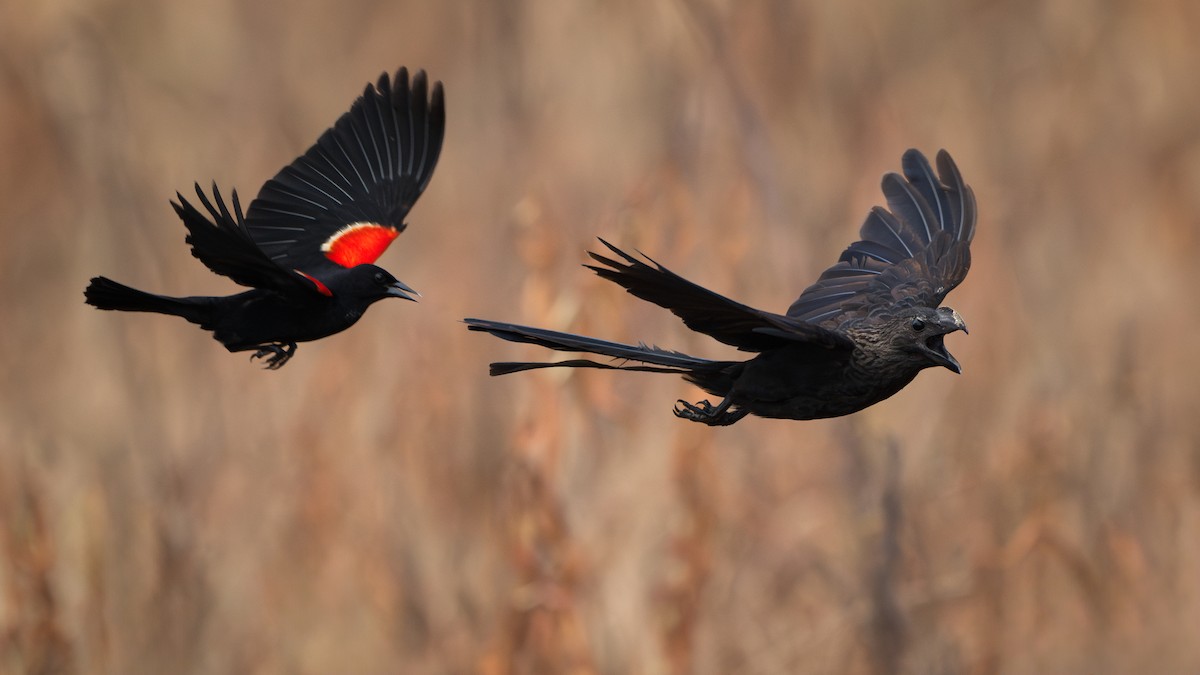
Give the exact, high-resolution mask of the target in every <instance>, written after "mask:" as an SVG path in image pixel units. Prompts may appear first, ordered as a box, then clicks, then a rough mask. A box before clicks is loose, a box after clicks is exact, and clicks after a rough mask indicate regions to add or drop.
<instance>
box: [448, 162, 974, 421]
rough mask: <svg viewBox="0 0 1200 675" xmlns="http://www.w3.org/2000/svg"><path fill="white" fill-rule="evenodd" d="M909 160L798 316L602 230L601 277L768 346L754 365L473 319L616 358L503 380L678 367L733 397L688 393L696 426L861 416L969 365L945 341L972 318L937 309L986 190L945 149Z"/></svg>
mask: <svg viewBox="0 0 1200 675" xmlns="http://www.w3.org/2000/svg"><path fill="white" fill-rule="evenodd" d="M901 165H902V168H903V171H904V175H903V176H901V175H899V174H896V173H889V174H887V175H885V176H884V177H883V194H884V196H885V197H886V198H887V203H888V208H887V209H885V208H883V207H880V206H876V207H875V208H873V209H871V212H870V214H868V215H867V219H866V222H864V223H863V226H862V229H861V230H860V231H859V236H860V237H862V239H861V240H860V241H856V242H854V243H853V244H851V245H850V246H849V248H847V249H846V250H845V252H843V253H842V256H841V258H840V259H839V260H838V262H837V264H836V265H834V266H833V267H830V268H829V269H827V270H825V272H824V273H823V274H822V275H821V277H820V278H819V279H818V280H817V282H816V283H814V284H813V285H812V286H809V287H808V288H806V289H805V290H804V292H803V293H801V294H800V297H799V298H798V299H797V300H796V301H795V302H794V303H792V306H791V307H790V308H788V311H787V313H786V314H774V313H771V312H764V311H762V310H758V309H754V308H752V307H748V306H746V305H743V304H741V303H738V302H735V301H733V300H730V299H729V298H726V297H724V296H722V295H719V294H717V293H714V292H712V291H710V290H707V289H705V288H703V287H701V286H698V285H696V284H694V283H692V282H690V281H688V280H686V279H684V278H683V277H680V276H679V275H677V274H675V273H673V272H671V271H670V270H668V269H667V268H665V267H663V266H662V265H659V264H658V263H656V262H654V261H653V260H650V258H646V260H647V261H648V262H649V263H650V264H647V263H646V262H642V261H641V260H639V259H637V258H634V257H633V256H631V255H629V254H627V253H625V252H624V251H621V250H620V249H618V248H617V247H615V246H613V245H612V244H609V243H608V242H606V241H604V240H603V239H601V240H600V241H601V243H603V244H604V245H605V246H606V247H608V249H609V250H610V251H612V253H613V254H615V255H616V256H617V258H619V259H613V258H608V257H605V256H603V255H600V254H597V253H589V255H590V256H591V257H592V258H593V259H594V260H595V261H596V262H598V263H600V264H599V265H588V266H587V267H589V268H590V269H592V270H593V271H595V272H596V273H597V274H599V275H600V276H602V277H604V278H605V279H609V280H611V281H614V282H616V283H618V284H620V285H621V286H624V287H625V288H626V289H627V290H628V291H629V292H630V293H632V294H633V295H635V296H637V297H639V298H641V299H643V300H649V301H650V302H653V303H654V304H656V305H659V306H660V307H665V308H667V309H669V310H671V312H672V313H674V314H675V315H676V316H678V317H679V318H681V319H683V322H684V324H686V325H687V326H688V328H691V329H692V330H694V331H697V332H700V333H704V334H705V335H708V336H710V337H713V338H715V339H717V340H719V341H721V342H724V343H725V344H729V345H733V346H734V347H737V348H738V349H740V350H742V351H747V352H757V356H755V357H754V358H751V359H750V360H748V361H710V360H708V359H702V358H697V357H694V356H689V355H687V354H682V353H680V352H674V351H668V350H664V349H660V348H658V347H649V346H646V345H644V344H638V345H627V344H621V343H617V342H609V341H606V340H599V339H596V338H591V337H585V336H582V335H573V334H570V333H560V332H557V331H549V330H543V329H540V328H531V327H529V326H518V325H515V324H508V323H500V322H496V321H487V320H483V319H466V323H467V324H468V327H469V328H470V329H471V330H477V331H486V332H488V333H491V334H492V335H495V336H497V337H500V338H503V339H505V340H510V341H512V342H528V343H532V344H536V345H541V346H543V347H549V348H550V349H557V350H562V351H577V352H588V353H592V354H599V355H602V356H609V357H612V358H613V359H616V360H617V361H616V362H614V363H600V362H596V361H589V360H586V359H578V360H571V361H561V362H556V363H529V362H517V363H493V364H492V366H491V374H492V375H504V374H507V373H514V372H517V371H521V370H530V369H533V368H551V367H565V368H604V369H612V370H639V371H649V372H656V373H677V374H680V375H682V376H683V378H684V379H685V380H687V381H688V382H691V383H693V384H695V385H697V386H699V387H700V388H701V389H703V390H704V391H706V392H708V393H709V394H712V395H713V396H719V397H721V401H720V402H719V403H717V404H716V405H713V404H711V403H709V402H708V401H700V402H699V403H688V402H687V401H682V400H681V401H679V402H678V404H677V405H676V407H675V415H676V416H677V417H682V418H684V419H687V420H692V421H693V422H702V423H704V424H709V425H715V426H724V425H729V424H733V423H734V422H737V421H738V420H740V419H742V418H743V417H745V416H746V415H758V416H760V417H777V418H786V419H797V420H807V419H818V418H822V417H838V416H840V415H848V414H850V413H853V412H857V411H859V410H862V409H863V408H866V407H867V406H870V405H874V404H875V403H878V402H880V401H882V400H884V399H885V398H888V397H889V396H891V395H892V394H895V393H896V392H898V391H900V390H901V389H903V388H904V387H905V386H906V385H907V384H908V383H909V382H911V381H912V380H913V378H914V377H916V375H917V373H919V372H920V371H921V370H923V369H925V368H929V367H932V366H943V367H945V368H949V369H950V370H952V371H954V372H955V373H960V372H962V368H961V367H960V366H959V363H958V361H957V360H955V358H954V357H953V356H951V355H950V352H949V351H947V350H946V345H945V343H944V339H945V337H946V335H947V334H949V333H953V332H954V331H958V330H961V331H963V332H964V333H965V332H966V330H967V327H966V325H965V324H964V323H963V320H962V318H961V317H960V316H959V315H958V312H956V311H954V310H952V309H950V308H948V307H940V306H939V305H941V303H942V300H943V299H944V298H945V297H946V294H947V293H949V292H950V291H951V290H953V289H954V287H955V286H958V285H959V284H960V283H962V280H963V279H964V278H965V277H966V276H967V269H968V268H969V267H970V265H971V252H970V243H971V239H972V237H973V236H974V235H975V194H974V192H972V191H971V188H970V187H969V186H967V185H966V183H964V182H963V179H962V176H961V175H960V174H959V172H958V167H956V166H955V164H954V161H953V160H952V159H950V155H949V154H947V153H946V151H944V150H943V151H941V152H939V153H938V156H937V165H938V174H937V175H934V173H933V169H932V167H930V165H929V161H928V160H927V159H925V156H924V155H922V154H921V153H920V152H918V151H916V150H909V151H908V152H906V153H904V157H903V159H902V161H901ZM630 362H634V364H641V365H631V364H630Z"/></svg>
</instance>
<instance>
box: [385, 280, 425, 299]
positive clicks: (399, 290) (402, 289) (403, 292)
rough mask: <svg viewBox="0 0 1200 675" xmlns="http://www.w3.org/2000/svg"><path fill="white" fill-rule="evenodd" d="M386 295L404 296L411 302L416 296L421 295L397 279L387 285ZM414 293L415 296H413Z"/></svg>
mask: <svg viewBox="0 0 1200 675" xmlns="http://www.w3.org/2000/svg"><path fill="white" fill-rule="evenodd" d="M387 295H388V297H389V298H404V299H405V300H412V301H413V302H416V301H417V298H419V297H421V294H420V293H418V292H416V291H414V290H413V289H411V288H409V286H408V284H405V283H404V282H403V281H397V282H396V283H394V284H392V285H391V286H388V289H387ZM414 295H415V296H417V297H416V298H414V297H413V296H414Z"/></svg>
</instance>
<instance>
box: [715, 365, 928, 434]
mask: <svg viewBox="0 0 1200 675" xmlns="http://www.w3.org/2000/svg"><path fill="white" fill-rule="evenodd" d="M748 365H750V364H748ZM757 365H758V366H759V367H748V368H747V369H746V370H745V371H744V372H743V374H742V377H740V378H739V380H738V382H737V383H736V384H735V386H734V388H733V390H732V391H731V395H732V396H733V397H734V402H735V403H736V404H737V405H738V406H739V407H741V408H745V409H748V410H749V411H750V412H751V413H753V414H755V415H758V416H759V417H773V418H781V419H794V420H811V419H822V418H826V417H840V416H842V415H849V414H850V413H854V412H858V411H859V410H862V409H863V408H867V407H869V406H872V405H874V404H876V403H878V402H880V401H882V400H884V399H886V398H888V397H890V396H892V395H893V394H895V393H896V392H898V391H900V390H901V389H903V388H904V387H905V385H907V384H908V383H909V382H911V381H912V379H913V377H914V376H915V375H916V372H913V373H912V374H911V375H906V376H901V377H888V378H880V377H873V376H871V375H869V374H866V373H863V372H862V371H861V370H860V369H857V368H855V367H854V366H853V365H851V364H847V363H796V362H781V361H775V362H772V360H764V362H762V363H761V364H757Z"/></svg>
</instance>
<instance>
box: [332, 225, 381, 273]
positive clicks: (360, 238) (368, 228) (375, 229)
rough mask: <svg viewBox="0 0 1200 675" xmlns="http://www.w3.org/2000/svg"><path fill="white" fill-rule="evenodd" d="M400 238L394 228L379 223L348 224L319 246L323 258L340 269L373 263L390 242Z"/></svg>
mask: <svg viewBox="0 0 1200 675" xmlns="http://www.w3.org/2000/svg"><path fill="white" fill-rule="evenodd" d="M398 236H400V231H399V230H397V229H396V228H394V227H388V226H386V225H380V224H379V223H350V224H349V225H347V226H345V227H343V228H342V229H340V230H338V231H337V232H334V233H333V236H332V237H330V238H329V239H326V240H325V243H324V244H321V250H322V251H324V252H325V257H326V258H329V259H330V260H332V261H333V262H335V263H337V264H339V265H341V266H342V267H354V266H355V265H361V264H363V263H373V262H375V261H376V260H378V259H379V256H381V255H383V252H384V251H385V250H387V247H388V245H389V244H391V243H392V240H393V239H395V238H396V237H398Z"/></svg>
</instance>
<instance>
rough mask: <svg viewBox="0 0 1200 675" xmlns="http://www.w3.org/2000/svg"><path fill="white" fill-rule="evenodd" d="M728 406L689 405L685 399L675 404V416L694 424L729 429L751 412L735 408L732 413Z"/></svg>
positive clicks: (706, 402)
mask: <svg viewBox="0 0 1200 675" xmlns="http://www.w3.org/2000/svg"><path fill="white" fill-rule="evenodd" d="M725 408H726V406H714V405H713V404H711V403H709V402H708V401H700V402H698V403H688V402H687V401H685V400H683V399H679V400H678V401H676V402H675V410H674V412H675V416H676V417H678V418H680V419H685V420H689V421H692V422H700V423H701V424H707V425H708V426H710V427H727V426H729V425H730V424H733V423H734V422H736V421H738V420H740V419H742V418H743V417H745V416H746V415H747V414H748V413H749V411H747V410H742V409H738V408H736V407H735V408H734V410H733V411H732V412H730V411H728V410H726V409H725Z"/></svg>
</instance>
